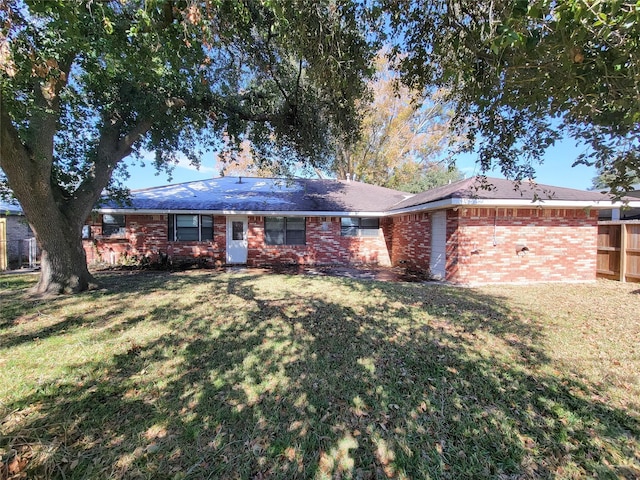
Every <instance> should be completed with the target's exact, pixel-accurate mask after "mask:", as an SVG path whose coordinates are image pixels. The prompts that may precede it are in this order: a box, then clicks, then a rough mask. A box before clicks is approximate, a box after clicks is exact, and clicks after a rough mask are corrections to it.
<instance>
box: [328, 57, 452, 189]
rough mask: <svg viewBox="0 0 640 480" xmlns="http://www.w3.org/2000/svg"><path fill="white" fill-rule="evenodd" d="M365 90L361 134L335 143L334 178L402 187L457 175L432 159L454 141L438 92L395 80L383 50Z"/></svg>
mask: <svg viewBox="0 0 640 480" xmlns="http://www.w3.org/2000/svg"><path fill="white" fill-rule="evenodd" d="M369 91H370V95H371V97H370V98H369V99H363V100H362V101H360V102H359V105H360V112H361V115H362V130H361V136H360V137H359V138H358V139H357V141H355V142H350V141H347V140H345V139H340V140H339V141H337V142H336V153H335V158H334V162H333V165H332V172H333V173H334V174H335V175H336V176H337V177H338V178H342V179H346V178H351V179H357V180H360V181H363V182H366V183H371V184H375V185H382V186H385V187H389V188H396V189H401V190H406V191H422V190H420V189H421V188H422V187H423V186H424V187H427V186H428V187H431V188H432V187H433V186H437V185H441V184H443V183H445V184H446V183H449V181H450V180H459V179H460V178H462V174H461V173H460V172H459V171H458V170H457V169H455V167H454V168H451V169H450V168H449V167H448V166H447V165H446V162H444V161H440V162H438V159H439V157H440V156H442V154H443V152H444V151H445V150H446V149H447V147H449V146H451V145H452V144H454V143H455V141H454V140H455V137H454V136H452V135H451V128H450V126H451V119H452V117H453V113H452V111H451V110H450V109H449V108H448V105H447V103H446V102H445V101H444V95H443V93H442V92H441V91H435V92H434V93H433V94H431V95H428V96H423V95H422V94H421V92H420V91H414V90H411V89H409V88H407V87H406V86H404V85H402V84H400V82H399V77H398V74H397V72H396V71H395V70H394V68H393V66H392V65H391V63H390V61H389V59H388V57H387V56H386V55H385V53H384V52H382V53H381V54H379V55H378V57H377V58H376V75H375V78H374V79H372V80H371V81H370V82H369ZM416 189H418V190H416Z"/></svg>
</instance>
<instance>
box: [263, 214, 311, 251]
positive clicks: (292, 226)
mask: <svg viewBox="0 0 640 480" xmlns="http://www.w3.org/2000/svg"><path fill="white" fill-rule="evenodd" d="M305 225H306V219H305V217H265V219H264V239H265V243H266V244H267V245H304V244H305V243H306V240H307V237H306V226H305Z"/></svg>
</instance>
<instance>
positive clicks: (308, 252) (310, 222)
mask: <svg viewBox="0 0 640 480" xmlns="http://www.w3.org/2000/svg"><path fill="white" fill-rule="evenodd" d="M380 226H381V229H380V231H379V233H378V236H377V237H343V236H341V234H340V217H307V222H306V229H307V233H306V237H307V243H306V245H265V243H264V217H261V216H255V217H249V254H248V259H247V263H248V264H249V265H252V266H260V265H271V264H277V263H293V264H300V265H330V264H345V265H346V264H375V265H390V264H391V258H390V255H389V249H388V246H387V237H389V236H390V235H389V232H390V230H389V226H390V222H389V221H387V222H385V221H383V220H381V221H380Z"/></svg>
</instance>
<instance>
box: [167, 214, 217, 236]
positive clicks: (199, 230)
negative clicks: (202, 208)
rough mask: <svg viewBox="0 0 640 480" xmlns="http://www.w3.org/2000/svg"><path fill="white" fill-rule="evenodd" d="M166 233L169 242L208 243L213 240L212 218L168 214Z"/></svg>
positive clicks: (196, 215)
mask: <svg viewBox="0 0 640 480" xmlns="http://www.w3.org/2000/svg"><path fill="white" fill-rule="evenodd" d="M167 231H168V239H169V241H170V242H206V241H210V240H213V216H212V215H198V214H170V215H169V224H168V229H167Z"/></svg>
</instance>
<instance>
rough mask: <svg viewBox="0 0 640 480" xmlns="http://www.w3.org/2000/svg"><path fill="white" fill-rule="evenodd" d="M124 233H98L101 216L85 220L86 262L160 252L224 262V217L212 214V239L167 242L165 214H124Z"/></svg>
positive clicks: (153, 256) (152, 257)
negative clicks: (88, 231)
mask: <svg viewBox="0 0 640 480" xmlns="http://www.w3.org/2000/svg"><path fill="white" fill-rule="evenodd" d="M125 221H126V233H125V235H124V236H121V237H118V236H110V237H103V236H102V216H98V217H97V218H96V219H94V220H91V221H90V222H89V225H90V228H91V238H90V239H88V240H84V241H83V245H84V250H85V253H86V254H87V262H88V263H90V264H91V263H97V262H106V263H111V264H116V263H123V262H124V261H126V259H127V258H134V257H137V258H141V257H148V258H149V259H150V260H151V261H152V262H155V261H158V260H159V259H160V256H161V255H168V256H169V257H171V258H172V259H174V260H180V259H187V258H189V259H192V258H203V257H204V258H207V259H210V261H212V262H224V259H225V248H226V237H225V230H226V219H225V217H223V216H215V217H214V218H213V241H206V242H169V241H168V239H167V236H168V231H167V230H168V228H167V222H168V217H167V215H126V217H125Z"/></svg>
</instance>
